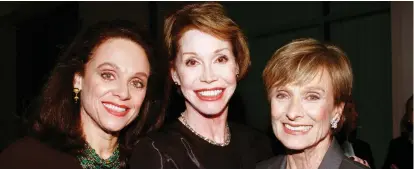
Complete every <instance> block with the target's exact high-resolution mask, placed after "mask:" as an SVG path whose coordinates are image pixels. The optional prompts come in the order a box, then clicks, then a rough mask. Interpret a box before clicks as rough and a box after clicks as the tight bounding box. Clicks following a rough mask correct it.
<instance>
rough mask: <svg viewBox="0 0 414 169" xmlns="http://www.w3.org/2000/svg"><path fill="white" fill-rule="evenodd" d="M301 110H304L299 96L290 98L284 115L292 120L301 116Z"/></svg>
mask: <svg viewBox="0 0 414 169" xmlns="http://www.w3.org/2000/svg"><path fill="white" fill-rule="evenodd" d="M303 111H304V110H303V107H302V104H301V102H300V98H292V100H291V102H290V104H289V106H288V109H287V112H286V117H287V118H288V119H289V120H292V121H294V120H295V119H297V118H301V117H303Z"/></svg>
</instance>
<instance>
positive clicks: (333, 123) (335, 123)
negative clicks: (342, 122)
mask: <svg viewBox="0 0 414 169" xmlns="http://www.w3.org/2000/svg"><path fill="white" fill-rule="evenodd" d="M338 122H339V118H334V119H332V121H331V128H333V129H336V128H337V127H338Z"/></svg>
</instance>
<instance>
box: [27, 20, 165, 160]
mask: <svg viewBox="0 0 414 169" xmlns="http://www.w3.org/2000/svg"><path fill="white" fill-rule="evenodd" d="M146 36H148V34H147V33H144V32H143V31H141V30H140V29H138V27H137V26H136V25H135V24H134V23H132V22H128V21H122V20H115V21H107V22H99V23H97V24H94V25H92V26H90V27H88V28H87V29H85V30H83V31H82V32H81V33H79V34H78V35H77V36H76V37H75V39H74V40H73V42H72V43H71V44H70V45H69V46H68V47H67V48H66V50H64V51H63V52H62V53H61V55H60V58H59V60H58V62H57V65H56V66H55V67H54V69H53V71H52V73H51V76H50V77H49V79H48V81H47V83H46V85H45V86H44V88H43V91H42V94H41V96H40V97H39V98H38V99H37V103H38V106H37V107H36V108H35V110H36V112H37V113H36V114H35V115H34V116H33V117H34V120H33V121H32V122H31V123H30V124H29V125H30V126H31V128H32V130H31V131H30V135H32V136H34V137H36V138H38V139H39V140H40V141H42V142H44V143H46V144H48V145H50V146H52V147H53V148H56V149H58V150H60V151H63V152H66V153H69V154H71V155H74V156H76V155H79V154H80V153H82V150H83V148H84V146H85V143H86V142H85V139H84V138H83V131H82V129H81V125H80V104H77V103H75V102H74V100H73V97H74V93H73V78H74V75H75V73H80V74H81V75H83V73H84V70H85V64H86V63H88V61H89V60H90V59H91V54H92V53H93V52H94V50H95V49H96V48H97V47H98V46H99V45H101V44H102V43H104V42H105V41H106V40H108V39H111V38H124V39H128V40H131V41H133V42H135V43H136V44H138V45H140V46H141V47H142V48H143V49H144V50H145V53H146V55H147V57H148V60H149V63H150V67H151V76H150V78H149V81H148V85H147V86H148V88H147V94H146V96H145V99H144V101H143V104H142V106H141V110H140V114H139V116H138V117H137V119H135V120H134V121H133V122H132V123H131V124H130V125H128V126H127V127H125V128H124V129H122V130H121V131H120V135H119V144H120V161H121V168H127V163H128V162H127V159H128V156H129V154H130V151H131V150H132V147H133V144H134V143H135V142H136V140H137V139H138V138H139V137H140V136H142V135H144V134H146V133H148V132H150V131H152V130H154V129H157V128H159V127H160V125H161V124H162V123H163V120H164V104H162V103H161V102H162V99H163V98H162V97H160V96H161V95H160V94H163V92H160V91H159V90H153V88H157V87H158V88H159V87H161V88H165V87H163V86H162V85H163V84H164V83H160V80H161V78H158V76H163V74H162V73H161V71H158V69H159V68H160V67H163V66H164V65H162V64H161V61H162V60H159V59H157V64H154V63H155V62H154V61H155V60H156V59H155V58H154V57H155V56H154V53H153V50H152V48H151V47H150V44H151V43H150V42H149V41H148V40H150V38H149V37H146ZM166 65H167V61H166ZM160 70H161V69H160ZM165 93H168V92H165ZM165 98H166V97H165Z"/></svg>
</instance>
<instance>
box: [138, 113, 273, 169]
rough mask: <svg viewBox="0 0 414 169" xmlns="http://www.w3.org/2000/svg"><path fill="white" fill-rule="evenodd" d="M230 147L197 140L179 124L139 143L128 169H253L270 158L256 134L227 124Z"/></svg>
mask: <svg viewBox="0 0 414 169" xmlns="http://www.w3.org/2000/svg"><path fill="white" fill-rule="evenodd" d="M229 127H230V133H231V140H230V144H228V145H227V146H224V147H221V146H216V145H213V144H210V143H208V142H207V141H205V140H203V139H202V138H200V137H198V136H197V135H195V134H194V133H192V132H191V130H189V129H188V128H187V127H185V126H184V125H183V124H182V123H181V122H179V121H178V120H177V121H175V122H173V123H172V124H170V125H168V126H166V127H165V128H163V129H162V130H160V131H159V132H154V133H151V134H149V135H147V136H146V137H144V138H142V139H140V141H139V142H138V144H137V145H136V147H135V149H134V151H133V153H132V156H131V159H130V167H131V169H138V168H151V169H166V168H174V169H233V168H234V169H240V168H243V169H252V168H255V164H256V163H257V162H259V161H262V160H265V159H268V158H270V157H271V156H273V154H272V150H271V147H270V142H269V140H268V138H267V137H266V136H265V135H264V134H261V133H260V132H257V131H255V130H252V129H249V128H247V127H245V126H242V125H238V124H229Z"/></svg>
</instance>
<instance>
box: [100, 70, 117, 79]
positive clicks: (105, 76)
mask: <svg viewBox="0 0 414 169" xmlns="http://www.w3.org/2000/svg"><path fill="white" fill-rule="evenodd" d="M101 77H102V79H104V80H114V79H115V75H114V74H113V73H111V72H102V73H101Z"/></svg>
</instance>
